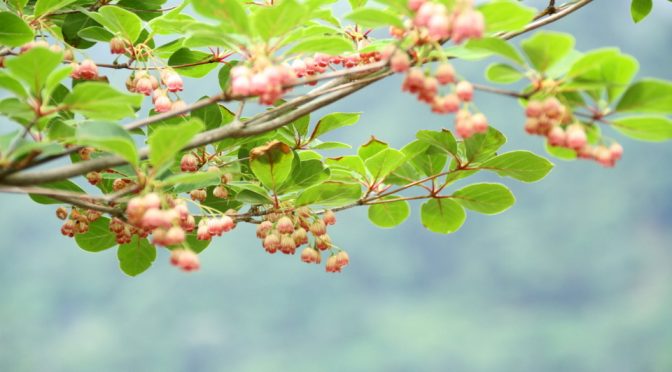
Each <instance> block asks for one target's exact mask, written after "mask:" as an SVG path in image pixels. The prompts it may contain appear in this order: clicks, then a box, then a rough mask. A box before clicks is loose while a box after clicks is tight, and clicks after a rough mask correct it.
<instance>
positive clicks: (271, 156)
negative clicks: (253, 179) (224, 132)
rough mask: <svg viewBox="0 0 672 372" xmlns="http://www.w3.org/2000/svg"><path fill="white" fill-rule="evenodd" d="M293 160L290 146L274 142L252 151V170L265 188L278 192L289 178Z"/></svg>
mask: <svg viewBox="0 0 672 372" xmlns="http://www.w3.org/2000/svg"><path fill="white" fill-rule="evenodd" d="M293 159H294V152H293V151H292V150H291V149H290V148H289V146H287V145H286V144H284V143H282V142H280V141H277V140H274V141H272V142H269V143H268V144H266V145H264V146H259V147H256V148H254V149H252V150H251V151H250V168H251V169H252V172H253V173H254V175H255V176H257V178H258V179H259V181H261V183H262V184H263V185H264V186H266V187H267V188H269V189H271V190H276V189H277V188H278V187H279V186H280V185H282V183H283V182H284V181H285V180H286V179H287V176H289V173H290V172H291V170H292V160H293Z"/></svg>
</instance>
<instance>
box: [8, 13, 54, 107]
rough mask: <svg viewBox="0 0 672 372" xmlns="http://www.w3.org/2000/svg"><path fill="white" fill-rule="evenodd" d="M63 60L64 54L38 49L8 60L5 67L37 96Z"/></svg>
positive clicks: (42, 48)
mask: <svg viewBox="0 0 672 372" xmlns="http://www.w3.org/2000/svg"><path fill="white" fill-rule="evenodd" d="M3 27H4V26H3ZM62 59H63V53H57V52H53V51H51V50H49V49H48V48H44V47H37V48H32V49H30V50H29V51H27V52H25V53H22V54H21V55H19V56H16V57H13V58H8V59H7V60H6V61H5V66H6V67H7V69H8V70H9V72H10V73H11V74H12V75H14V76H15V77H17V78H19V79H21V80H22V81H23V82H25V83H26V85H28V86H29V87H30V90H31V92H33V94H35V95H36V94H37V93H38V92H40V91H41V90H42V88H43V87H44V84H45V82H46V81H47V77H48V76H49V74H51V72H52V71H53V70H54V69H56V67H58V66H60V64H61V60H62Z"/></svg>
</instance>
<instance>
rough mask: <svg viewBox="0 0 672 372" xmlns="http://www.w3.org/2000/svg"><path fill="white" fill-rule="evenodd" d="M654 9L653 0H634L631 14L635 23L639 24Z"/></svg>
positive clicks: (631, 5)
mask: <svg viewBox="0 0 672 372" xmlns="http://www.w3.org/2000/svg"><path fill="white" fill-rule="evenodd" d="M652 8H653V1H652V0H632V3H631V4H630V14H631V15H632V20H633V21H635V23H638V22H639V21H641V20H642V19H644V18H646V16H647V15H649V13H651V9H652Z"/></svg>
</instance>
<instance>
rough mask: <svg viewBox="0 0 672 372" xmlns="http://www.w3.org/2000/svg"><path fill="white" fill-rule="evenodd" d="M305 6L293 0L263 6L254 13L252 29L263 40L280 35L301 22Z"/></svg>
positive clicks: (304, 14)
mask: <svg viewBox="0 0 672 372" xmlns="http://www.w3.org/2000/svg"><path fill="white" fill-rule="evenodd" d="M305 16H306V8H305V7H304V6H303V5H301V4H299V3H297V2H296V1H295V0H283V1H282V2H281V3H280V4H278V5H275V6H269V7H264V8H261V9H260V10H258V11H257V12H255V13H254V16H253V18H252V21H253V24H254V30H255V31H256V32H257V34H258V35H259V36H261V38H262V39H264V40H267V41H268V40H270V39H271V38H273V37H276V36H282V35H284V34H286V33H287V32H288V31H289V30H291V29H293V28H295V27H296V26H297V25H299V24H301V21H302V20H303V19H304V17H305Z"/></svg>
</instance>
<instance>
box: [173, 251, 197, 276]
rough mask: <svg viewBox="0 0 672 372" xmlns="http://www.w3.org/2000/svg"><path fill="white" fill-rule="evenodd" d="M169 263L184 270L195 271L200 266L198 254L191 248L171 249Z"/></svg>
mask: <svg viewBox="0 0 672 372" xmlns="http://www.w3.org/2000/svg"><path fill="white" fill-rule="evenodd" d="M170 263H171V264H172V265H173V266H177V267H179V268H180V269H182V271H186V272H189V271H196V270H198V269H199V268H200V267H201V263H200V261H199V259H198V255H197V254H196V252H194V251H192V250H191V249H182V248H177V249H173V250H172V251H170Z"/></svg>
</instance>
